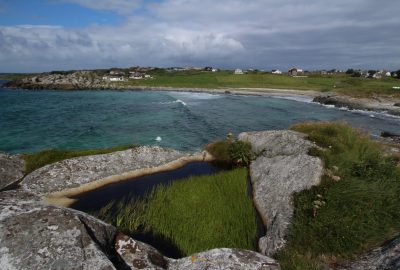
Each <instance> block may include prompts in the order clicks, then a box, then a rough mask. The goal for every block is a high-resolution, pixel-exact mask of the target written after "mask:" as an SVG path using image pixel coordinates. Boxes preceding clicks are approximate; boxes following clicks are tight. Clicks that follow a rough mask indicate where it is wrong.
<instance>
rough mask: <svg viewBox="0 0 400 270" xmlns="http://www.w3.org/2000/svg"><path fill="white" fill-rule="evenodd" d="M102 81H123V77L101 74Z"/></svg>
mask: <svg viewBox="0 0 400 270" xmlns="http://www.w3.org/2000/svg"><path fill="white" fill-rule="evenodd" d="M103 80H104V81H109V82H123V81H125V79H124V77H121V76H103Z"/></svg>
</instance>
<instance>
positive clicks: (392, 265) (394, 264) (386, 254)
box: [334, 236, 400, 270]
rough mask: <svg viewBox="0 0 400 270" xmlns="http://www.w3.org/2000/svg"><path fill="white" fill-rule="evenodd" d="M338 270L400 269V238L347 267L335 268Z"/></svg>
mask: <svg viewBox="0 0 400 270" xmlns="http://www.w3.org/2000/svg"><path fill="white" fill-rule="evenodd" d="M334 269H336V270H385V269H400V236H398V237H396V238H394V239H393V240H391V241H389V242H387V243H386V244H384V245H383V246H381V247H379V248H377V249H375V250H373V251H371V252H369V253H367V254H364V255H363V256H361V257H360V258H359V259H358V260H356V261H354V262H351V263H349V264H347V265H346V266H340V267H335V268H334Z"/></svg>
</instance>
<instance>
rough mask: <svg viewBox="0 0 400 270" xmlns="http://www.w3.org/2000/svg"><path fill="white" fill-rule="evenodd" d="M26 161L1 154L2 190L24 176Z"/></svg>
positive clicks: (0, 184)
mask: <svg viewBox="0 0 400 270" xmlns="http://www.w3.org/2000/svg"><path fill="white" fill-rule="evenodd" d="M24 171H25V161H24V160H23V159H21V158H19V157H18V156H16V155H8V154H5V153H0V190H1V189H3V188H5V187H7V186H8V185H10V184H12V183H14V182H17V181H19V180H20V179H21V178H22V177H23V176H24Z"/></svg>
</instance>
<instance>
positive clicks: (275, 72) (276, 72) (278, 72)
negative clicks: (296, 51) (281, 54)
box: [271, 69, 282, 75]
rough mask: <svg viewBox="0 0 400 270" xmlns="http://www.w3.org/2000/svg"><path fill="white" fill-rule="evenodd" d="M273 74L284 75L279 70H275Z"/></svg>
mask: <svg viewBox="0 0 400 270" xmlns="http://www.w3.org/2000/svg"><path fill="white" fill-rule="evenodd" d="M271 73H272V74H278V75H280V74H282V71H280V70H279V69H273V70H272V72H271Z"/></svg>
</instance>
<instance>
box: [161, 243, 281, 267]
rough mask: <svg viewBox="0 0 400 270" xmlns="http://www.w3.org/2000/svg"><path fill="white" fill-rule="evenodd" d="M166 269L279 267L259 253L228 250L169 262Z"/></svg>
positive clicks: (275, 262) (203, 253) (224, 249)
mask: <svg viewBox="0 0 400 270" xmlns="http://www.w3.org/2000/svg"><path fill="white" fill-rule="evenodd" d="M168 269H176V270H186V269H188V270H189V269H190V270H203V269H209V270H217V269H219V270H222V269H257V270H279V269H281V268H280V265H279V263H278V262H277V261H275V260H274V259H271V258H268V257H266V256H263V255H262V254H260V253H257V252H254V251H249V250H241V249H230V248H219V249H212V250H209V251H205V252H201V253H197V254H193V255H192V256H189V257H186V258H182V259H179V260H170V263H169V267H168Z"/></svg>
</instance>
